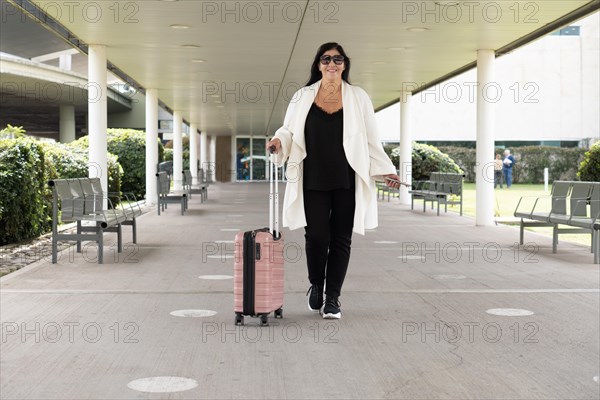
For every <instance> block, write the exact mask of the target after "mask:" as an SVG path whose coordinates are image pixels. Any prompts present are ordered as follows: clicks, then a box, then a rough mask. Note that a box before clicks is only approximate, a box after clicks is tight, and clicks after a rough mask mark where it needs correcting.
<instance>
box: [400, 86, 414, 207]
mask: <svg viewBox="0 0 600 400" xmlns="http://www.w3.org/2000/svg"><path fill="white" fill-rule="evenodd" d="M411 101H412V93H408V92H403V93H402V94H401V95H400V173H399V174H398V175H399V176H400V180H401V181H403V182H406V183H408V184H410V183H412V130H411V124H410V121H411V116H410V103H411ZM408 191H409V188H408V187H405V186H400V204H410V194H409V193H408Z"/></svg>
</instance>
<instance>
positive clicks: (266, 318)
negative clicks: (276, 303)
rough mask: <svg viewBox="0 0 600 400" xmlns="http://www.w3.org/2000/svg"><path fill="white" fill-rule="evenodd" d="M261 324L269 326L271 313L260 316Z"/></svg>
mask: <svg viewBox="0 0 600 400" xmlns="http://www.w3.org/2000/svg"><path fill="white" fill-rule="evenodd" d="M260 326H269V314H262V315H261V316H260Z"/></svg>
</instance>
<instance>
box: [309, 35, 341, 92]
mask: <svg viewBox="0 0 600 400" xmlns="http://www.w3.org/2000/svg"><path fill="white" fill-rule="evenodd" d="M329 50H337V51H339V52H340V54H341V55H343V56H344V66H345V67H346V68H344V71H343V72H342V79H343V80H345V81H346V82H347V83H350V58H349V57H348V56H347V55H346V52H345V51H344V48H343V47H342V45H340V44H338V43H336V42H329V43H325V44H322V45H321V47H319V50H317V54H316V55H315V60H314V61H313V63H312V66H311V67H310V79H309V80H308V82H307V83H306V86H310V85H312V84H313V83H315V82H317V81H319V80H320V79H321V78H322V77H323V74H321V71H319V63H320V62H321V56H322V55H323V53H325V52H326V51H329Z"/></svg>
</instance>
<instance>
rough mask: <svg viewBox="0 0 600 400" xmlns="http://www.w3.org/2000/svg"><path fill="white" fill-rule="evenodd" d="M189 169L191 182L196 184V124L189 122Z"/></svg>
mask: <svg viewBox="0 0 600 400" xmlns="http://www.w3.org/2000/svg"><path fill="white" fill-rule="evenodd" d="M190 171H192V183H193V184H194V185H197V184H198V125H196V124H190Z"/></svg>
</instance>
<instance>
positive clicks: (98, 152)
mask: <svg viewBox="0 0 600 400" xmlns="http://www.w3.org/2000/svg"><path fill="white" fill-rule="evenodd" d="M106 80H107V70H106V46H104V45H100V44H90V45H89V51H88V82H89V88H88V115H89V141H90V145H89V146H90V147H89V176H90V178H95V177H99V178H100V182H101V183H102V190H103V191H105V192H106V191H108V161H107V159H108V157H107V153H108V150H107V145H106V130H107V126H108V116H107V109H106V93H107V88H106ZM105 203H106V200H105Z"/></svg>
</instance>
